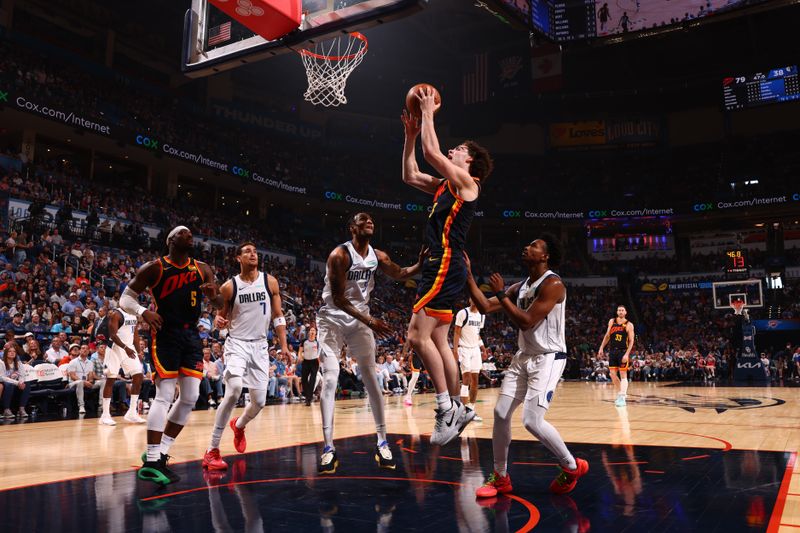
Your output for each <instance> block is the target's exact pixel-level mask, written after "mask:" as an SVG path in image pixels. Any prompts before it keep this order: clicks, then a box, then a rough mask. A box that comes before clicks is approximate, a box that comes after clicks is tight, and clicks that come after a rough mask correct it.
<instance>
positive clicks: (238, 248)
mask: <svg viewBox="0 0 800 533" xmlns="http://www.w3.org/2000/svg"><path fill="white" fill-rule="evenodd" d="M245 246H252V247H253V248H257V246H256V243H254V242H253V241H244V242H243V243H241V244H240V245H239V246H237V247H236V255H237V257H238V256H240V255H242V250H244V247H245Z"/></svg>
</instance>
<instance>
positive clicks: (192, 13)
mask: <svg viewBox="0 0 800 533" xmlns="http://www.w3.org/2000/svg"><path fill="white" fill-rule="evenodd" d="M428 1H429V0H302V5H303V12H304V13H307V14H306V16H305V18H304V21H303V23H302V24H301V26H300V27H299V28H298V29H297V30H295V31H293V32H291V33H289V34H287V35H286V36H284V37H282V38H280V39H276V40H273V41H268V40H266V39H264V38H262V37H261V36H259V35H256V34H254V33H253V32H252V31H251V30H249V29H247V28H246V27H245V26H243V25H242V24H240V23H238V22H237V21H236V20H234V19H232V18H231V17H229V16H228V15H226V14H225V13H224V12H222V11H220V10H219V9H217V8H216V7H214V6H213V5H211V4H209V2H208V0H192V7H191V9H189V10H188V11H187V12H186V16H185V18H184V29H183V58H182V63H183V64H182V69H183V72H184V73H185V74H186V75H187V76H190V77H193V78H197V77H202V76H209V75H211V74H214V73H216V72H221V71H223V70H229V69H233V68H236V67H239V66H241V65H245V64H248V63H253V62H255V61H260V60H262V59H267V58H269V57H273V56H275V55H278V54H281V53H284V52H288V51H290V50H296V49H299V48H303V47H306V46H309V45H313V44H314V43H315V42H317V41H320V40H324V39H326V38H331V37H335V36H337V35H342V34H345V33H351V32H355V31H362V30H364V29H365V28H369V27H371V26H375V25H378V24H383V23H385V22H390V21H392V20H396V19H398V18H401V17H404V16H407V15H410V14H412V13H414V12H416V11H418V10H420V9H422V8H423V7H425V6H426V5H427V4H428Z"/></svg>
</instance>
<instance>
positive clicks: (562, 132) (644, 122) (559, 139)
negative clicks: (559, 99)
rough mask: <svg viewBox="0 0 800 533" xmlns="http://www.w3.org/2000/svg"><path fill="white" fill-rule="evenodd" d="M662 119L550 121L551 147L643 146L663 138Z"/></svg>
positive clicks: (654, 143)
mask: <svg viewBox="0 0 800 533" xmlns="http://www.w3.org/2000/svg"><path fill="white" fill-rule="evenodd" d="M662 129H663V127H662V125H661V121H660V120H657V119H652V118H641V117H640V118H611V119H606V120H583V121H577V122H555V123H553V124H550V147H551V148H556V149H576V148H583V149H597V148H602V149H606V148H643V147H648V146H655V145H656V144H658V143H659V142H661V139H662V137H663V132H662Z"/></svg>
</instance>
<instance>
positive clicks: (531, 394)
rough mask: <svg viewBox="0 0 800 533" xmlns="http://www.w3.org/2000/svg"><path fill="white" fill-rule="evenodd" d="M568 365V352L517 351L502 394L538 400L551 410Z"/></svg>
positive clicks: (507, 372) (506, 375) (506, 373)
mask: <svg viewBox="0 0 800 533" xmlns="http://www.w3.org/2000/svg"><path fill="white" fill-rule="evenodd" d="M566 365H567V354H566V353H564V352H557V353H545V354H538V355H530V354H524V353H522V352H517V353H516V354H515V355H514V358H513V359H511V365H509V367H508V369H507V370H506V371H505V374H504V376H503V385H502V387H501V388H500V394H504V395H506V396H511V397H512V398H515V399H517V400H519V401H536V402H537V403H538V404H539V405H540V406H541V407H544V408H545V409H547V408H549V407H550V401H551V400H552V399H553V394H554V393H555V390H556V387H557V386H558V381H559V380H560V379H561V374H562V373H563V372H564V367H565V366H566Z"/></svg>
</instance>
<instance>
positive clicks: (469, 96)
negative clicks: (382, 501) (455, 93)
mask: <svg viewBox="0 0 800 533" xmlns="http://www.w3.org/2000/svg"><path fill="white" fill-rule="evenodd" d="M467 70H472V72H465V73H464V77H463V85H464V104H466V105H469V104H477V103H480V102H486V101H488V100H489V54H488V53H487V52H484V53H482V54H476V55H475V64H474V70H473V69H470V68H468V69H467Z"/></svg>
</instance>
